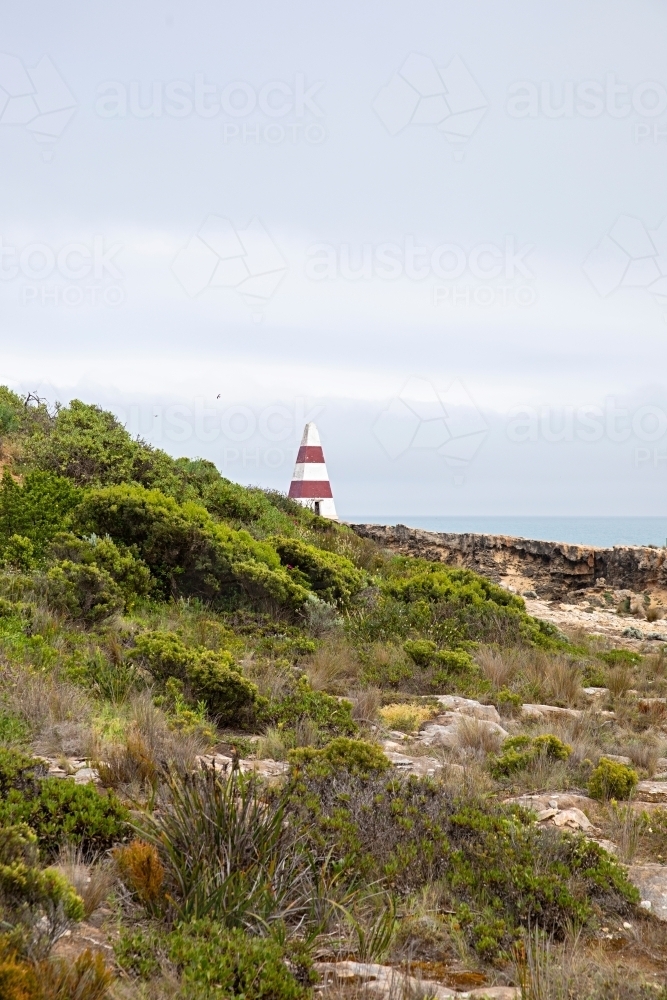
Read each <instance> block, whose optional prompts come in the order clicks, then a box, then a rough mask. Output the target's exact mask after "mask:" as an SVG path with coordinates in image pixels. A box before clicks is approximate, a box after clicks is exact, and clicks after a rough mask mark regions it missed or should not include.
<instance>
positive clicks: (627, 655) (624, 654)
mask: <svg viewBox="0 0 667 1000" xmlns="http://www.w3.org/2000/svg"><path fill="white" fill-rule="evenodd" d="M598 658H599V659H600V660H603V661H604V662H605V663H606V664H607V666H608V667H636V666H637V664H639V663H641V661H642V658H641V655H640V654H639V653H634V652H633V651H632V650H630V649H610V650H608V651H607V652H606V653H598Z"/></svg>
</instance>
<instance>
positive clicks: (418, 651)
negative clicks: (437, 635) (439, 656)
mask: <svg viewBox="0 0 667 1000" xmlns="http://www.w3.org/2000/svg"><path fill="white" fill-rule="evenodd" d="M437 648H438V647H437V646H436V644H435V643H434V642H432V641H431V640H430V639H408V641H407V642H404V643H403V649H404V650H405V652H406V653H407V654H408V656H409V657H410V659H411V660H412V661H413V663H416V664H417V666H418V667H427V666H428V665H429V663H430V662H431V661H432V660H433V657H434V655H435V652H436V650H437Z"/></svg>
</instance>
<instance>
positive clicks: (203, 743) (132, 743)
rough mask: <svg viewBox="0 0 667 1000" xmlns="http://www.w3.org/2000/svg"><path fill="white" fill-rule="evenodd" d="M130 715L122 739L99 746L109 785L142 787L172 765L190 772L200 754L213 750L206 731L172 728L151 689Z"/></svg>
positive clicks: (131, 708) (99, 762)
mask: <svg viewBox="0 0 667 1000" xmlns="http://www.w3.org/2000/svg"><path fill="white" fill-rule="evenodd" d="M129 717H130V718H129V725H128V728H127V731H126V734H125V737H124V739H123V741H122V742H116V743H111V744H109V745H106V746H105V745H102V746H98V747H97V752H96V755H95V756H96V763H95V766H96V767H97V769H98V770H99V774H100V778H101V780H102V782H103V784H104V785H106V786H108V787H111V788H126V789H127V788H129V787H130V786H132V787H134V788H136V789H138V790H140V789H142V788H145V786H146V785H152V784H154V783H155V781H156V779H157V776H158V774H159V772H160V771H164V770H165V769H166V768H168V767H173V768H174V769H175V770H177V771H178V772H179V773H181V774H186V773H190V772H192V771H193V770H194V769H195V767H196V762H197V760H196V759H197V756H198V755H199V754H202V753H205V752H206V751H207V750H208V749H209V744H208V741H207V739H206V738H205V737H204V736H203V735H202V734H200V733H197V732H194V733H181V732H178V731H175V730H172V729H170V728H169V726H168V724H167V719H166V716H165V714H164V712H162V711H161V710H160V709H159V708H157V707H156V706H155V705H154V704H153V701H152V699H151V696H150V693H149V692H147V691H143V692H141V693H140V694H137V695H135V696H134V698H133V699H132V700H131V702H130V704H129Z"/></svg>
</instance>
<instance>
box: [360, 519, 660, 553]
mask: <svg viewBox="0 0 667 1000" xmlns="http://www.w3.org/2000/svg"><path fill="white" fill-rule="evenodd" d="M341 520H345V521H354V522H356V523H358V524H405V525H407V526H408V527H410V528H424V529H425V530H426V531H455V532H468V531H471V532H475V534H479V535H513V536H515V537H518V538H536V539H542V540H544V541H548V542H573V543H576V544H579V545H599V546H601V547H602V548H611V547H612V546H613V545H658V546H661V547H662V546H664V545H665V544H667V517H520V516H507V517H505V516H501V515H498V516H488V517H487V516H482V515H480V516H474V517H461V516H458V517H446V516H445V517H422V516H420V515H414V516H411V515H409V514H401V515H396V516H394V517H389V516H385V515H378V514H365V515H363V516H362V515H354V516H348V517H342V518H341Z"/></svg>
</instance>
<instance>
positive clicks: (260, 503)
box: [202, 478, 270, 524]
mask: <svg viewBox="0 0 667 1000" xmlns="http://www.w3.org/2000/svg"><path fill="white" fill-rule="evenodd" d="M202 499H203V502H204V505H205V507H206V509H207V510H208V511H210V513H211V514H215V516H216V517H219V518H220V520H222V521H238V522H240V523H241V524H250V523H252V522H253V521H256V520H257V519H258V518H260V517H261V515H262V514H263V513H265V511H266V508H267V507H269V506H270V504H269V501H268V500H267V498H266V497H265V495H264V494H263V493H261V492H260V491H259V490H249V489H247V488H246V487H244V486H240V485H239V484H238V483H233V482H231V480H229V479H224V478H220V479H218V480H217V481H216V482H214V483H211V484H210V486H209V487H208V488H207V489H206V490H205V492H204V495H203V498H202Z"/></svg>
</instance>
